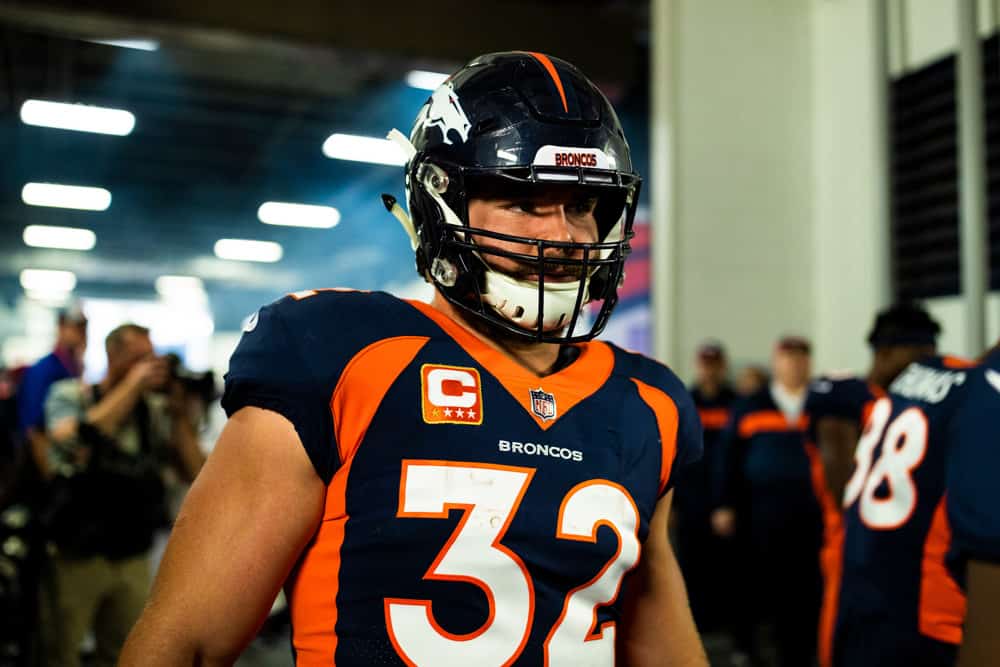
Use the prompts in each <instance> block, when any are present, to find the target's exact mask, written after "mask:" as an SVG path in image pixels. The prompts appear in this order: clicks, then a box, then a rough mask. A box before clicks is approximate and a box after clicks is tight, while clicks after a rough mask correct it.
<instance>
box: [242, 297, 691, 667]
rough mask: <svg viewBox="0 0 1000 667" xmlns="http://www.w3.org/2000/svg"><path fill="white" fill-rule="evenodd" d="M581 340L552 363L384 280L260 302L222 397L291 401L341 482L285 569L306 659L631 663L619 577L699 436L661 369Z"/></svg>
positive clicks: (316, 454)
mask: <svg viewBox="0 0 1000 667" xmlns="http://www.w3.org/2000/svg"><path fill="white" fill-rule="evenodd" d="M248 328H251V327H248ZM578 347H579V357H578V358H577V359H576V360H575V361H573V363H571V364H569V365H568V366H566V367H564V368H563V369H562V370H559V371H558V372H556V373H554V374H551V375H548V376H546V377H541V378H540V377H537V376H535V375H534V374H532V373H530V372H528V371H527V370H525V369H524V368H522V367H521V366H520V365H518V364H516V363H515V362H513V361H512V360H510V359H509V358H508V357H506V356H505V355H504V354H502V353H501V352H499V351H497V350H495V349H493V348H492V347H490V346H488V345H487V344H485V343H484V342H482V341H481V340H480V339H478V338H477V337H475V336H474V335H472V334H471V333H470V332H468V331H467V330H466V329H465V328H463V327H462V326H460V325H459V324H458V323H456V322H455V321H453V320H451V319H449V318H448V317H447V316H445V315H444V314H442V313H440V312H439V311H437V310H436V309H434V308H433V307H431V306H429V305H427V304H423V303H418V302H406V301H401V300H399V299H396V298H394V297H392V296H389V295H387V294H383V293H372V294H368V293H357V292H344V291H314V292H304V293H300V294H297V295H292V296H290V297H288V298H286V299H283V300H281V301H279V302H277V303H275V304H272V305H270V306H267V307H265V308H263V309H262V310H261V311H260V313H259V315H258V317H257V319H256V321H255V323H254V324H253V326H252V328H251V330H250V331H248V332H247V333H245V334H244V336H243V338H242V340H241V342H240V344H239V346H238V348H237V350H236V352H235V353H234V355H233V358H232V360H231V363H230V370H229V373H228V374H227V376H226V393H225V397H224V399H223V405H224V407H225V408H226V410H227V411H228V412H229V413H230V414H232V413H233V412H234V411H236V410H238V409H240V408H241V407H243V406H248V405H249V406H259V407H263V408H267V409H270V410H274V411H276V412H279V413H280V414H282V415H284V416H285V417H286V418H287V419H288V420H289V421H290V422H291V423H292V424H293V425H294V427H295V429H296V431H297V432H298V434H299V437H300V439H301V441H302V444H303V445H304V447H305V449H306V452H307V453H308V455H309V457H310V459H311V461H312V462H313V465H314V467H315V469H316V472H317V474H318V475H320V477H321V478H322V479H323V480H324V481H325V482H326V483H327V484H328V489H327V497H326V505H325V510H324V514H323V519H322V523H321V525H320V526H319V528H318V532H317V533H316V535H315V537H314V538H313V539H312V540H311V542H310V543H309V545H308V546H307V548H306V550H305V552H304V553H303V554H302V557H301V559H300V561H299V564H298V565H297V567H296V568H295V570H294V571H293V573H292V575H291V577H290V578H289V581H288V582H287V583H286V592H287V594H288V597H289V602H290V608H291V614H292V627H293V636H292V644H293V648H294V651H295V654H296V662H297V664H299V665H330V664H337V665H346V666H353V665H358V666H360V665H365V666H368V665H403V664H408V665H442V666H448V665H456V666H457V665H478V666H480V667H486V666H487V665H501V664H505V665H506V664H517V665H542V664H547V665H564V664H572V665H610V664H612V663H613V660H614V641H615V623H616V622H617V621H618V620H619V618H620V605H619V603H618V600H619V597H620V595H619V594H620V592H621V590H622V587H623V586H627V585H628V576H627V575H628V572H629V571H630V570H631V569H632V568H633V567H634V566H635V565H636V564H637V562H638V559H639V554H640V549H641V545H642V543H643V541H644V540H645V538H646V536H647V534H648V531H649V521H650V518H651V517H652V515H653V511H654V509H655V506H656V503H657V501H658V500H659V499H660V498H661V497H662V496H663V495H664V494H665V493H666V492H667V491H668V490H669V489H670V488H671V486H672V484H673V478H674V475H675V473H676V471H677V470H678V469H679V468H681V467H682V466H683V464H685V463H687V462H690V461H693V460H695V459H697V458H698V456H699V455H700V450H701V432H700V426H699V422H698V417H697V412H696V410H695V408H694V406H693V404H692V402H691V399H690V397H689V396H688V394H687V392H686V390H685V389H684V387H683V386H682V384H681V383H680V382H679V380H678V379H677V378H676V377H675V376H674V375H673V374H672V373H671V372H670V371H669V370H667V369H666V368H665V367H664V366H661V365H659V364H657V363H655V362H652V361H650V360H648V359H646V358H644V357H642V356H639V355H636V354H631V353H627V352H624V351H622V350H620V349H619V348H617V347H614V346H612V345H609V344H606V343H602V342H591V343H586V344H582V345H579V346H578Z"/></svg>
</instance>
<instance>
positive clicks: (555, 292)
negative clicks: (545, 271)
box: [482, 269, 589, 332]
mask: <svg viewBox="0 0 1000 667" xmlns="http://www.w3.org/2000/svg"><path fill="white" fill-rule="evenodd" d="M587 282H588V281H585V283H584V284H583V285H581V284H580V281H579V280H574V281H572V282H565V283H547V284H546V285H545V288H544V289H545V294H544V303H545V306H544V308H545V310H544V312H543V313H542V314H541V319H542V321H541V330H542V331H547V332H554V331H560V330H562V329H563V328H565V327H566V326H567V325H569V323H570V322H571V321H572V319H573V313H574V312H575V311H576V306H577V300H578V299H581V297H580V291H581V289H582V290H583V292H584V294H586V293H587V289H588V285H587ZM484 283H485V285H484V289H483V297H482V298H483V301H484V302H486V303H487V304H489V305H490V306H491V307H492V308H493V309H494V310H495V311H496V312H497V313H499V314H500V315H501V316H502V317H504V319H507V320H509V321H510V322H513V323H514V324H515V325H517V326H518V327H521V328H522V329H525V330H528V331H530V330H533V329H538V328H539V312H538V289H539V286H538V283H536V282H528V281H524V280H518V279H516V278H513V277H511V276H508V275H507V274H505V273H501V272H499V271H496V270H494V269H487V270H486V272H485V276H484ZM588 300H589V299H588V298H587V297H586V296H584V297H582V302H583V303H586V302H587V301H588Z"/></svg>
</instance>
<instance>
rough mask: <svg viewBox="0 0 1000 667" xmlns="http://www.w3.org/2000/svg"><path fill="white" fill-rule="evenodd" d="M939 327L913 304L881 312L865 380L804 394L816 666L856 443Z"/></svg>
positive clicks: (930, 351)
mask: <svg viewBox="0 0 1000 667" xmlns="http://www.w3.org/2000/svg"><path fill="white" fill-rule="evenodd" d="M940 333H941V326H940V325H939V324H938V323H937V322H936V321H935V320H934V319H933V318H932V317H931V316H930V315H929V314H928V312H927V311H926V310H925V309H924V308H923V307H921V306H920V305H918V304H914V303H899V304H896V305H893V306H892V307H890V308H886V309H885V310H882V311H880V312H879V313H878V314H877V315H876V316H875V321H874V322H873V323H872V328H871V330H870V331H869V333H868V338H867V341H868V345H869V346H870V347H871V349H872V362H871V366H870V368H869V370H868V374H867V375H866V376H865V377H851V376H834V375H827V376H824V377H821V378H819V379H817V380H816V381H815V382H813V383H812V385H811V386H810V389H809V398H808V399H807V401H806V412H807V414H808V415H809V437H810V442H811V443H812V445H811V446H810V447H809V449H808V450H807V451H809V453H810V456H811V457H812V458H813V459H814V463H813V472H814V484H815V486H816V492H817V496H818V497H819V498H820V502H821V504H822V507H823V548H822V555H821V565H822V569H823V605H822V611H821V614H820V630H819V649H818V650H819V661H820V666H821V667H829V665H830V664H831V650H832V639H833V631H834V627H833V626H834V621H835V618H836V610H837V604H838V601H837V598H838V594H839V586H840V570H841V562H842V559H843V530H844V529H843V517H842V510H841V502H842V500H843V497H844V488H845V486H846V485H847V480H848V479H849V478H850V476H851V473H852V471H853V470H854V465H855V462H854V453H855V449H856V447H857V443H858V438H859V437H860V436H861V433H862V431H863V430H864V425H865V422H866V421H867V419H868V416H869V414H870V412H871V409H872V406H873V405H874V403H875V401H876V400H878V399H879V398H881V397H883V396H885V395H886V392H887V391H888V388H889V385H890V384H891V383H892V381H893V380H895V379H896V377H897V376H898V375H899V374H900V373H901V372H902V371H903V369H905V368H906V367H907V366H909V365H910V364H911V363H913V362H915V361H919V360H920V359H925V358H928V357H931V356H933V355H934V354H935V351H936V349H937V337H938V335H939V334H940Z"/></svg>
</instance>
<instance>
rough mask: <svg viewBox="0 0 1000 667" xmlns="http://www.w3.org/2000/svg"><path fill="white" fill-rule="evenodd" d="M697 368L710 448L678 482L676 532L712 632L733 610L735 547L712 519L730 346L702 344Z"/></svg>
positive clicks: (729, 399)
mask: <svg viewBox="0 0 1000 667" xmlns="http://www.w3.org/2000/svg"><path fill="white" fill-rule="evenodd" d="M695 371H696V376H695V381H694V383H693V384H692V385H691V386H690V387H689V390H690V392H691V397H692V398H693V399H694V403H695V405H696V406H697V408H698V416H699V417H700V418H701V425H702V429H703V432H704V441H705V448H704V453H703V454H702V458H701V460H700V461H698V462H697V463H694V464H692V465H691V466H689V467H688V468H687V469H686V470H685V473H684V476H683V477H682V478H681V479H680V481H679V482H678V484H677V491H676V493H675V498H674V508H675V524H674V525H675V531H674V534H675V540H676V545H677V560H678V563H679V564H680V566H681V572H682V573H683V574H684V582H685V583H686V584H687V589H688V597H689V598H690V600H691V611H692V612H693V613H694V619H695V623H697V625H698V629H699V630H700V631H701V632H702V633H710V632H715V631H718V630H720V629H721V628H722V626H723V624H724V618H723V617H724V616H727V614H728V610H729V609H731V605H730V603H729V601H728V600H727V599H726V593H727V589H728V587H729V581H728V575H729V573H730V570H731V568H732V565H733V563H732V562H730V560H729V559H728V558H727V556H728V555H730V554H731V549H730V548H729V546H730V545H729V544H728V540H725V539H723V538H720V537H719V536H717V535H716V534H715V533H714V532H713V530H712V524H711V520H710V518H711V512H712V499H713V492H714V489H715V488H716V487H717V486H718V484H719V481H720V476H721V474H722V468H721V466H722V458H721V456H720V451H719V447H720V443H719V436H720V435H721V433H722V429H723V428H724V427H725V425H726V424H727V423H728V421H729V414H730V413H729V409H730V407H731V405H732V403H733V401H735V400H736V393H735V392H734V391H733V389H732V387H731V386H730V384H729V377H728V364H727V360H726V351H725V349H724V348H723V347H722V344H721V343H719V342H718V341H714V340H709V341H705V342H704V343H702V344H701V345H700V346H699V347H698V350H697V353H696V355H695Z"/></svg>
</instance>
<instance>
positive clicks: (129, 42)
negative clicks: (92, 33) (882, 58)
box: [86, 39, 160, 51]
mask: <svg viewBox="0 0 1000 667" xmlns="http://www.w3.org/2000/svg"><path fill="white" fill-rule="evenodd" d="M86 41H88V42H93V43H94V44H106V45H108V46H117V47H119V48H122V49H138V50H139V51H156V50H157V49H159V48H160V43H159V42H158V41H156V40H155V39H88V40H86Z"/></svg>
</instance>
